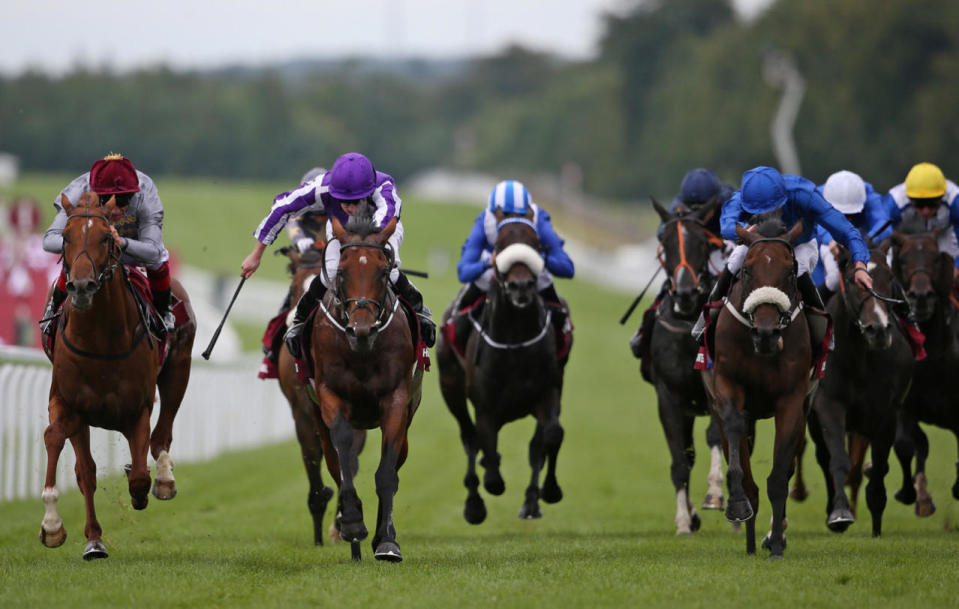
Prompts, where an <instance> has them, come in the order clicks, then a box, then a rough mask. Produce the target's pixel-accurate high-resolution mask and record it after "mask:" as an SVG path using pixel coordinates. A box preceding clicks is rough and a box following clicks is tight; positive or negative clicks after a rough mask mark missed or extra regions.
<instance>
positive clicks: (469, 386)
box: [436, 212, 564, 524]
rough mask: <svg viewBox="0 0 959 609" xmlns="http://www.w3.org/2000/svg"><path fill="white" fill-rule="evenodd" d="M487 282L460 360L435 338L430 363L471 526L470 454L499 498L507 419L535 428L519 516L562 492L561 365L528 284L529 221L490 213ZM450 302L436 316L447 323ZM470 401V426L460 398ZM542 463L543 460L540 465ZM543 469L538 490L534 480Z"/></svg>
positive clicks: (533, 261)
mask: <svg viewBox="0 0 959 609" xmlns="http://www.w3.org/2000/svg"><path fill="white" fill-rule="evenodd" d="M496 218H497V239H496V246H495V250H494V255H495V256H496V258H495V261H496V264H495V274H494V279H493V281H491V283H490V288H489V292H488V294H487V302H486V304H485V305H484V307H483V310H482V313H481V315H480V319H479V320H476V319H474V320H473V323H474V329H475V331H474V332H473V333H472V334H471V335H470V338H469V339H468V340H467V342H466V349H465V354H466V358H465V361H461V360H460V359H459V356H458V355H457V353H456V352H455V351H454V349H453V348H452V346H451V345H450V344H449V343H448V342H447V341H446V340H445V338H442V337H441V338H440V339H439V340H438V341H437V344H436V359H437V365H438V366H439V369H440V390H441V391H442V393H443V399H444V400H445V401H446V406H447V408H449V410H450V412H451V413H452V414H453V416H454V417H455V418H456V421H457V423H458V424H459V428H460V440H461V441H462V442H463V447H464V448H465V449H466V459H467V461H466V464H467V470H466V478H465V479H464V484H465V486H466V489H467V498H466V506H465V509H464V511H463V516H464V517H465V518H466V521H467V522H469V523H471V524H479V523H481V522H483V520H485V519H486V505H485V503H484V502H483V498H482V497H481V496H480V494H479V477H478V476H477V474H476V457H477V453H479V451H481V450H482V451H483V457H482V459H481V460H480V463H481V464H482V465H483V467H484V468H485V469H486V473H485V475H484V477H483V486H484V487H485V488H486V490H487V492H489V493H490V494H492V495H502V494H503V492H504V491H505V489H506V484H505V482H504V481H503V477H502V475H501V474H500V468H499V465H500V454H499V452H497V440H498V434H499V430H500V429H501V428H502V427H503V425H505V424H506V423H509V422H511V421H515V420H517V419H521V418H524V417H526V416H529V415H532V416H534V417H535V418H536V431H535V432H534V434H533V438H532V440H530V443H529V463H530V467H531V468H532V475H531V476H530V482H529V485H528V486H527V487H526V497H525V500H524V502H523V505H522V507H521V508H520V512H519V517H520V518H540V517H541V516H542V512H541V511H540V507H539V500H540V498H542V499H543V501H546V502H547V503H556V502H558V501H559V500H561V499H562V498H563V491H562V490H561V489H560V486H559V484H558V483H557V481H556V459H557V455H558V454H559V447H560V444H562V441H563V428H562V426H561V425H560V423H559V413H560V397H561V395H562V390H563V370H564V367H563V364H562V362H560V361H559V360H558V359H557V350H556V349H557V341H556V336H555V334H554V332H553V331H552V325H551V321H550V312H549V309H548V308H547V306H546V304H545V303H544V301H543V298H542V296H541V295H540V293H539V291H538V289H537V285H536V279H537V276H538V275H539V273H540V271H541V270H542V269H543V266H544V262H543V258H542V256H541V254H540V251H541V248H540V243H539V237H538V236H537V234H536V229H535V227H534V225H533V223H532V221H531V218H529V217H526V218H520V217H510V218H506V217H505V216H504V215H503V214H502V213H501V212H498V213H497V217H496ZM455 303H456V300H455V299H454V301H453V303H452V304H451V305H450V306H449V307H447V309H446V312H445V313H444V314H443V323H446V321H447V320H448V319H449V317H450V315H451V313H452V309H453V307H454V306H455ZM467 397H468V398H469V400H470V402H472V403H473V408H474V410H475V413H476V423H475V424H474V422H473V419H472V418H471V417H470V413H469V410H468V407H467V403H466V399H467ZM547 462H548V463H547ZM544 464H547V470H546V478H545V480H544V482H543V487H542V489H540V485H539V476H540V472H541V470H542V468H543V465H544Z"/></svg>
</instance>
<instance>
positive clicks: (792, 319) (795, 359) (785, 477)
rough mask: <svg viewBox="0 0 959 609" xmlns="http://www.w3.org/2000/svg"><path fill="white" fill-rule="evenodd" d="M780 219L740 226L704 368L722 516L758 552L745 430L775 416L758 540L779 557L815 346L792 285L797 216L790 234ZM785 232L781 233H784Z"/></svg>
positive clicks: (754, 493) (756, 492)
mask: <svg viewBox="0 0 959 609" xmlns="http://www.w3.org/2000/svg"><path fill="white" fill-rule="evenodd" d="M785 229H786V227H785V226H783V224H782V222H781V221H779V220H767V221H765V222H763V223H762V224H760V225H759V227H758V230H757V232H750V231H747V230H746V229H744V228H743V227H741V226H737V229H736V234H737V235H738V236H739V238H740V240H741V241H742V242H743V243H745V244H746V245H748V246H749V250H748V252H747V254H746V257H745V260H744V261H743V266H742V269H741V270H740V272H739V280H738V281H737V282H736V283H735V284H734V285H733V287H732V289H731V290H730V293H729V297H728V302H727V303H726V306H725V307H723V309H722V311H721V312H720V314H719V318H718V319H717V322H716V334H715V363H714V366H713V368H712V371H711V373H710V371H703V381H704V383H705V384H706V387H707V390H708V391H709V392H710V394H711V395H712V396H713V399H714V401H713V416H714V417H716V419H717V420H718V421H719V424H720V429H721V431H722V436H723V448H724V451H725V452H726V460H727V463H728V464H729V469H728V471H727V483H728V488H729V500H728V501H727V504H726V518H727V519H728V520H729V521H731V522H743V521H745V522H746V552H747V553H748V554H754V553H755V552H756V513H757V511H758V508H759V488H758V487H757V486H756V483H755V482H754V481H753V474H752V470H751V467H750V445H749V436H748V430H749V426H750V424H751V423H754V422H755V421H756V420H757V419H765V418H769V417H775V423H776V439H775V445H774V449H773V467H772V472H770V474H769V477H768V478H767V479H766V491H767V495H768V497H769V502H770V503H771V504H772V529H771V531H770V533H769V535H768V536H767V537H766V539H765V540H764V541H763V546H764V547H766V548H768V549H769V551H770V555H771V558H782V555H783V550H784V549H785V546H786V540H785V537H784V536H783V530H784V521H785V514H786V496H787V494H788V488H787V486H788V482H789V476H790V475H791V474H792V471H791V469H792V467H793V465H794V463H795V456H796V452H797V450H798V448H799V445H800V444H801V442H802V441H803V437H804V436H805V426H806V417H805V414H804V412H803V403H804V401H805V399H806V396H807V394H808V392H809V389H810V369H811V367H812V349H811V346H810V344H809V343H810V340H809V330H808V328H807V324H806V318H805V316H804V315H802V300H801V296H800V293H799V290H798V286H797V277H796V260H795V256H794V254H793V242H794V241H795V240H796V239H797V238H798V237H799V236H800V235H801V234H802V222H797V223H796V225H795V226H793V228H792V229H791V230H789V232H788V233H786V230H785ZM783 233H786V234H783Z"/></svg>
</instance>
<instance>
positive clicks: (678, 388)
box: [649, 199, 723, 535]
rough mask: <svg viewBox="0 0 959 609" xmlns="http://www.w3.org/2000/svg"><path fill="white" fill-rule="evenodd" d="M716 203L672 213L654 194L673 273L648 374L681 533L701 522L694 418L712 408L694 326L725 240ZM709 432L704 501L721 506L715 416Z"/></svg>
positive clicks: (664, 254)
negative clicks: (716, 228) (695, 496)
mask: <svg viewBox="0 0 959 609" xmlns="http://www.w3.org/2000/svg"><path fill="white" fill-rule="evenodd" d="M715 206H716V202H715V201H714V202H713V203H712V204H710V205H707V206H705V207H703V208H700V209H698V210H696V211H695V212H693V211H689V210H686V209H680V210H678V211H677V212H676V213H670V212H669V211H667V210H666V209H664V208H663V207H662V206H661V205H660V204H659V202H658V201H656V200H655V199H654V200H653V208H654V209H655V210H656V213H658V214H659V217H660V218H661V219H662V221H663V230H662V234H661V235H660V237H659V244H660V245H659V249H660V255H659V258H660V264H661V265H662V267H663V268H664V269H665V271H666V272H667V273H668V279H667V281H668V282H669V291H668V292H667V294H666V296H665V298H664V299H663V302H662V303H661V304H660V306H659V307H658V308H657V309H656V311H655V319H656V321H655V322H654V324H653V326H652V335H651V337H650V355H651V356H653V357H652V362H651V365H650V379H649V380H650V382H651V383H652V385H653V387H655V389H656V397H657V399H658V404H659V421H660V423H661V424H662V426H663V432H664V433H665V435H666V444H667V446H668V447H669V454H670V456H671V457H672V465H671V467H670V477H671V478H672V482H673V488H674V489H675V491H676V534H677V535H683V534H689V533H692V532H694V531H697V530H698V529H699V527H700V523H701V521H700V517H699V514H697V513H696V510H694V509H693V505H692V502H691V501H690V499H689V474H690V470H692V467H693V463H694V461H695V457H696V449H695V447H694V445H693V424H694V422H695V420H696V417H697V416H708V415H709V413H710V405H709V398H708V396H707V395H706V390H705V388H704V387H703V383H702V381H701V380H700V374H699V372H697V371H696V370H694V369H693V364H694V363H695V361H696V354H697V352H698V350H699V345H698V342H697V341H696V339H694V338H693V337H692V335H691V334H690V330H691V329H692V327H693V324H694V323H695V321H696V317H697V316H698V314H699V312H700V311H701V310H702V308H703V305H704V304H705V303H706V299H707V298H708V296H709V293H710V290H711V288H712V284H713V281H714V279H713V276H712V274H711V273H710V272H709V259H710V252H711V251H712V249H713V248H712V246H713V245H716V244H717V241H718V244H719V245H720V246H721V245H722V240H720V239H719V238H718V237H716V236H715V235H713V234H712V233H710V232H709V231H708V230H706V228H705V226H704V223H705V222H707V221H708V219H709V217H710V216H711V215H712V213H713V212H714V211H715ZM706 439H707V443H708V444H709V447H710V460H711V463H710V468H709V477H708V483H709V490H708V491H707V493H706V499H705V501H704V502H703V508H704V509H722V508H723V489H722V483H723V474H722V463H721V461H722V455H721V454H720V441H719V429H718V427H717V425H716V423H715V422H714V421H710V423H709V428H708V429H707V431H706Z"/></svg>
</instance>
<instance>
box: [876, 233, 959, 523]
mask: <svg viewBox="0 0 959 609" xmlns="http://www.w3.org/2000/svg"><path fill="white" fill-rule="evenodd" d="M950 231H951V228H945V229H942V230H941V231H939V232H931V233H929V232H923V233H916V234H905V233H900V232H895V233H893V237H892V238H893V244H894V247H893V253H894V256H893V266H892V268H893V272H894V273H895V275H896V277H897V278H898V279H899V281H900V282H902V285H903V287H904V291H905V293H906V300H907V301H909V306H910V308H911V309H912V311H913V313H914V314H915V316H916V321H918V322H919V328H920V329H921V330H922V333H923V334H925V336H926V343H925V349H926V354H927V357H926V359H924V360H922V361H921V362H916V368H915V374H914V375H913V381H912V388H911V389H910V391H909V395H908V397H907V398H906V401H905V403H904V404H903V407H902V409H901V410H900V419H899V426H898V429H897V432H896V443H895V451H896V457H897V458H898V459H899V462H900V464H901V465H902V475H903V480H902V488H901V489H899V490H898V491H897V492H896V494H895V498H896V499H897V500H898V501H900V502H902V503H905V504H907V505H908V504H911V503H913V502H915V504H916V507H915V510H916V515H918V516H930V515H932V513H933V512H935V510H936V506H935V503H934V502H933V501H932V497H931V496H930V495H929V492H928V490H927V482H926V473H925V472H926V457H928V455H929V440H928V439H927V437H926V434H925V433H924V432H923V431H922V429H920V427H919V422H920V421H921V422H923V423H931V424H933V425H936V426H937V427H942V428H944V429H948V430H950V431H952V433H953V434H955V435H956V436H957V437H959V375H957V374H956V371H957V370H959V311H957V301H956V298H955V294H954V291H953V290H954V287H953V286H954V280H953V272H954V270H955V269H954V267H953V259H952V256H950V255H949V254H947V253H946V252H943V251H940V250H939V246H938V240H939V238H940V236H946V235H948V233H949V232H950ZM913 456H915V457H916V468H915V476H913V473H912V457H913ZM957 469H959V464H957ZM952 496H953V497H954V498H956V499H959V476H957V479H956V482H955V483H954V484H953V486H952Z"/></svg>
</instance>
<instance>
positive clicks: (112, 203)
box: [101, 197, 123, 222]
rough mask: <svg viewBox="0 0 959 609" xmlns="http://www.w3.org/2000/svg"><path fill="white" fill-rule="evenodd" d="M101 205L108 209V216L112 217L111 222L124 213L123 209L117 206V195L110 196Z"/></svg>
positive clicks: (105, 209)
mask: <svg viewBox="0 0 959 609" xmlns="http://www.w3.org/2000/svg"><path fill="white" fill-rule="evenodd" d="M101 207H102V208H103V209H104V211H106V216H107V218H110V222H116V221H117V220H119V219H120V217H121V216H122V215H123V210H121V209H120V208H119V207H117V198H116V197H110V198H109V199H108V200H107V202H106V203H104V204H103V205H101Z"/></svg>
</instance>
